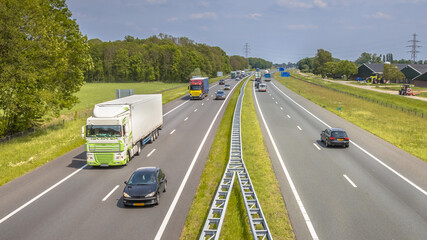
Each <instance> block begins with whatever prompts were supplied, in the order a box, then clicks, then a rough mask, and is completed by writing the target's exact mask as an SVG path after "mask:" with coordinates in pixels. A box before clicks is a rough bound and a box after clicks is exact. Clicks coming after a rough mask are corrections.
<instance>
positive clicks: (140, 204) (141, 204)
mask: <svg viewBox="0 0 427 240" xmlns="http://www.w3.org/2000/svg"><path fill="white" fill-rule="evenodd" d="M133 205H134V206H144V205H145V203H134V204H133Z"/></svg>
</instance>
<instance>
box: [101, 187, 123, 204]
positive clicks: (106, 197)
mask: <svg viewBox="0 0 427 240" xmlns="http://www.w3.org/2000/svg"><path fill="white" fill-rule="evenodd" d="M117 188H119V185H117V186H115V187H114V188H113V190H111V192H109V193H108V194H107V196H105V197H104V198H103V199H102V201H103V202H105V200H107V199H108V198H109V197H110V196H111V194H113V192H114V191H116V189H117Z"/></svg>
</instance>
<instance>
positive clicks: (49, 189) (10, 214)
mask: <svg viewBox="0 0 427 240" xmlns="http://www.w3.org/2000/svg"><path fill="white" fill-rule="evenodd" d="M86 166H87V164H85V165H84V166H82V167H81V168H79V169H77V170H76V171H74V172H72V173H71V174H70V175H68V176H66V177H65V178H63V179H62V180H61V181H59V182H57V183H55V184H54V185H52V186H51V187H50V188H48V189H46V190H44V191H43V192H42V193H40V194H39V195H37V196H36V197H34V198H33V199H31V200H30V201H28V202H26V203H25V204H24V205H22V206H20V207H19V208H17V209H15V211H13V212H11V213H9V214H8V215H6V216H5V217H3V218H2V219H1V220H0V224H1V223H3V222H4V221H6V220H7V219H8V218H10V217H12V216H13V215H15V214H16V213H18V212H19V211H21V210H22V209H24V208H25V207H26V206H28V205H30V204H31V203H33V202H34V201H36V200H37V199H39V198H41V197H42V196H43V195H45V194H46V193H48V192H50V191H51V190H52V189H54V188H56V187H57V186H58V185H60V184H61V183H63V182H65V181H66V180H67V179H69V178H70V177H72V176H74V174H76V173H78V172H80V171H81V170H82V169H83V168H85V167H86Z"/></svg>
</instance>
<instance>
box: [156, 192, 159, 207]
mask: <svg viewBox="0 0 427 240" xmlns="http://www.w3.org/2000/svg"><path fill="white" fill-rule="evenodd" d="M159 203H160V193H159V192H157V194H156V204H155V205H159Z"/></svg>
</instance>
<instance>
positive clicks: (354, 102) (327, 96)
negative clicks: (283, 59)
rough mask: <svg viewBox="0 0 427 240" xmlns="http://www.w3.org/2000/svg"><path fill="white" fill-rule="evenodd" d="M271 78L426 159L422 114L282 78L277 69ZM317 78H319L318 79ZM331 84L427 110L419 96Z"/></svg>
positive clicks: (426, 151)
mask: <svg viewBox="0 0 427 240" xmlns="http://www.w3.org/2000/svg"><path fill="white" fill-rule="evenodd" d="M298 77H299V76H298ZM275 78H276V79H277V80H278V81H279V82H281V83H282V84H283V85H285V86H286V87H287V88H289V89H291V90H292V91H294V92H296V93H298V94H300V95H301V96H303V97H305V98H307V99H308V100H310V101H312V102H314V103H316V104H318V105H319V106H322V107H323V108H325V109H327V110H329V111H331V112H333V113H335V114H336V115H338V116H340V117H342V118H344V119H346V120H347V121H349V122H352V123H353V124H355V125H357V126H359V127H361V128H363V129H365V130H367V131H369V132H371V133H373V134H375V135H377V136H378V137H380V138H382V139H384V140H386V141H388V142H390V143H391V144H393V145H395V146H397V147H399V148H401V149H403V150H405V151H407V152H409V153H410V154H412V155H414V156H417V157H419V158H421V159H422V160H424V161H427V148H426V147H425V146H426V145H427V132H426V131H425V126H427V118H426V117H424V118H422V117H420V116H414V114H410V113H407V112H404V111H402V110H401V109H400V108H398V109H396V108H390V107H387V106H384V105H380V104H377V103H375V102H372V101H367V100H364V99H362V98H358V97H354V96H351V95H349V94H344V93H340V92H337V91H334V90H331V89H328V88H325V87H323V86H318V85H313V84H310V83H307V82H305V81H301V80H298V79H296V78H293V77H290V78H282V77H280V74H279V73H276V74H275ZM317 81H322V80H319V79H318V80H317ZM325 84H330V83H325ZM333 87H334V88H338V89H344V91H349V92H351V93H353V94H358V95H359V94H360V95H364V96H369V97H376V98H377V99H378V101H383V102H385V101H390V102H389V103H392V104H395V105H398V106H404V107H406V108H412V109H417V110H418V111H422V112H424V113H426V112H427V105H426V103H425V102H423V101H420V100H413V99H406V98H404V97H401V96H393V95H389V94H381V93H374V92H372V91H370V90H364V89H358V88H355V87H350V86H343V85H341V84H336V83H335V85H334V86H333ZM399 97H400V99H399ZM424 116H426V115H424ZM350 137H351V136H350Z"/></svg>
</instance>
